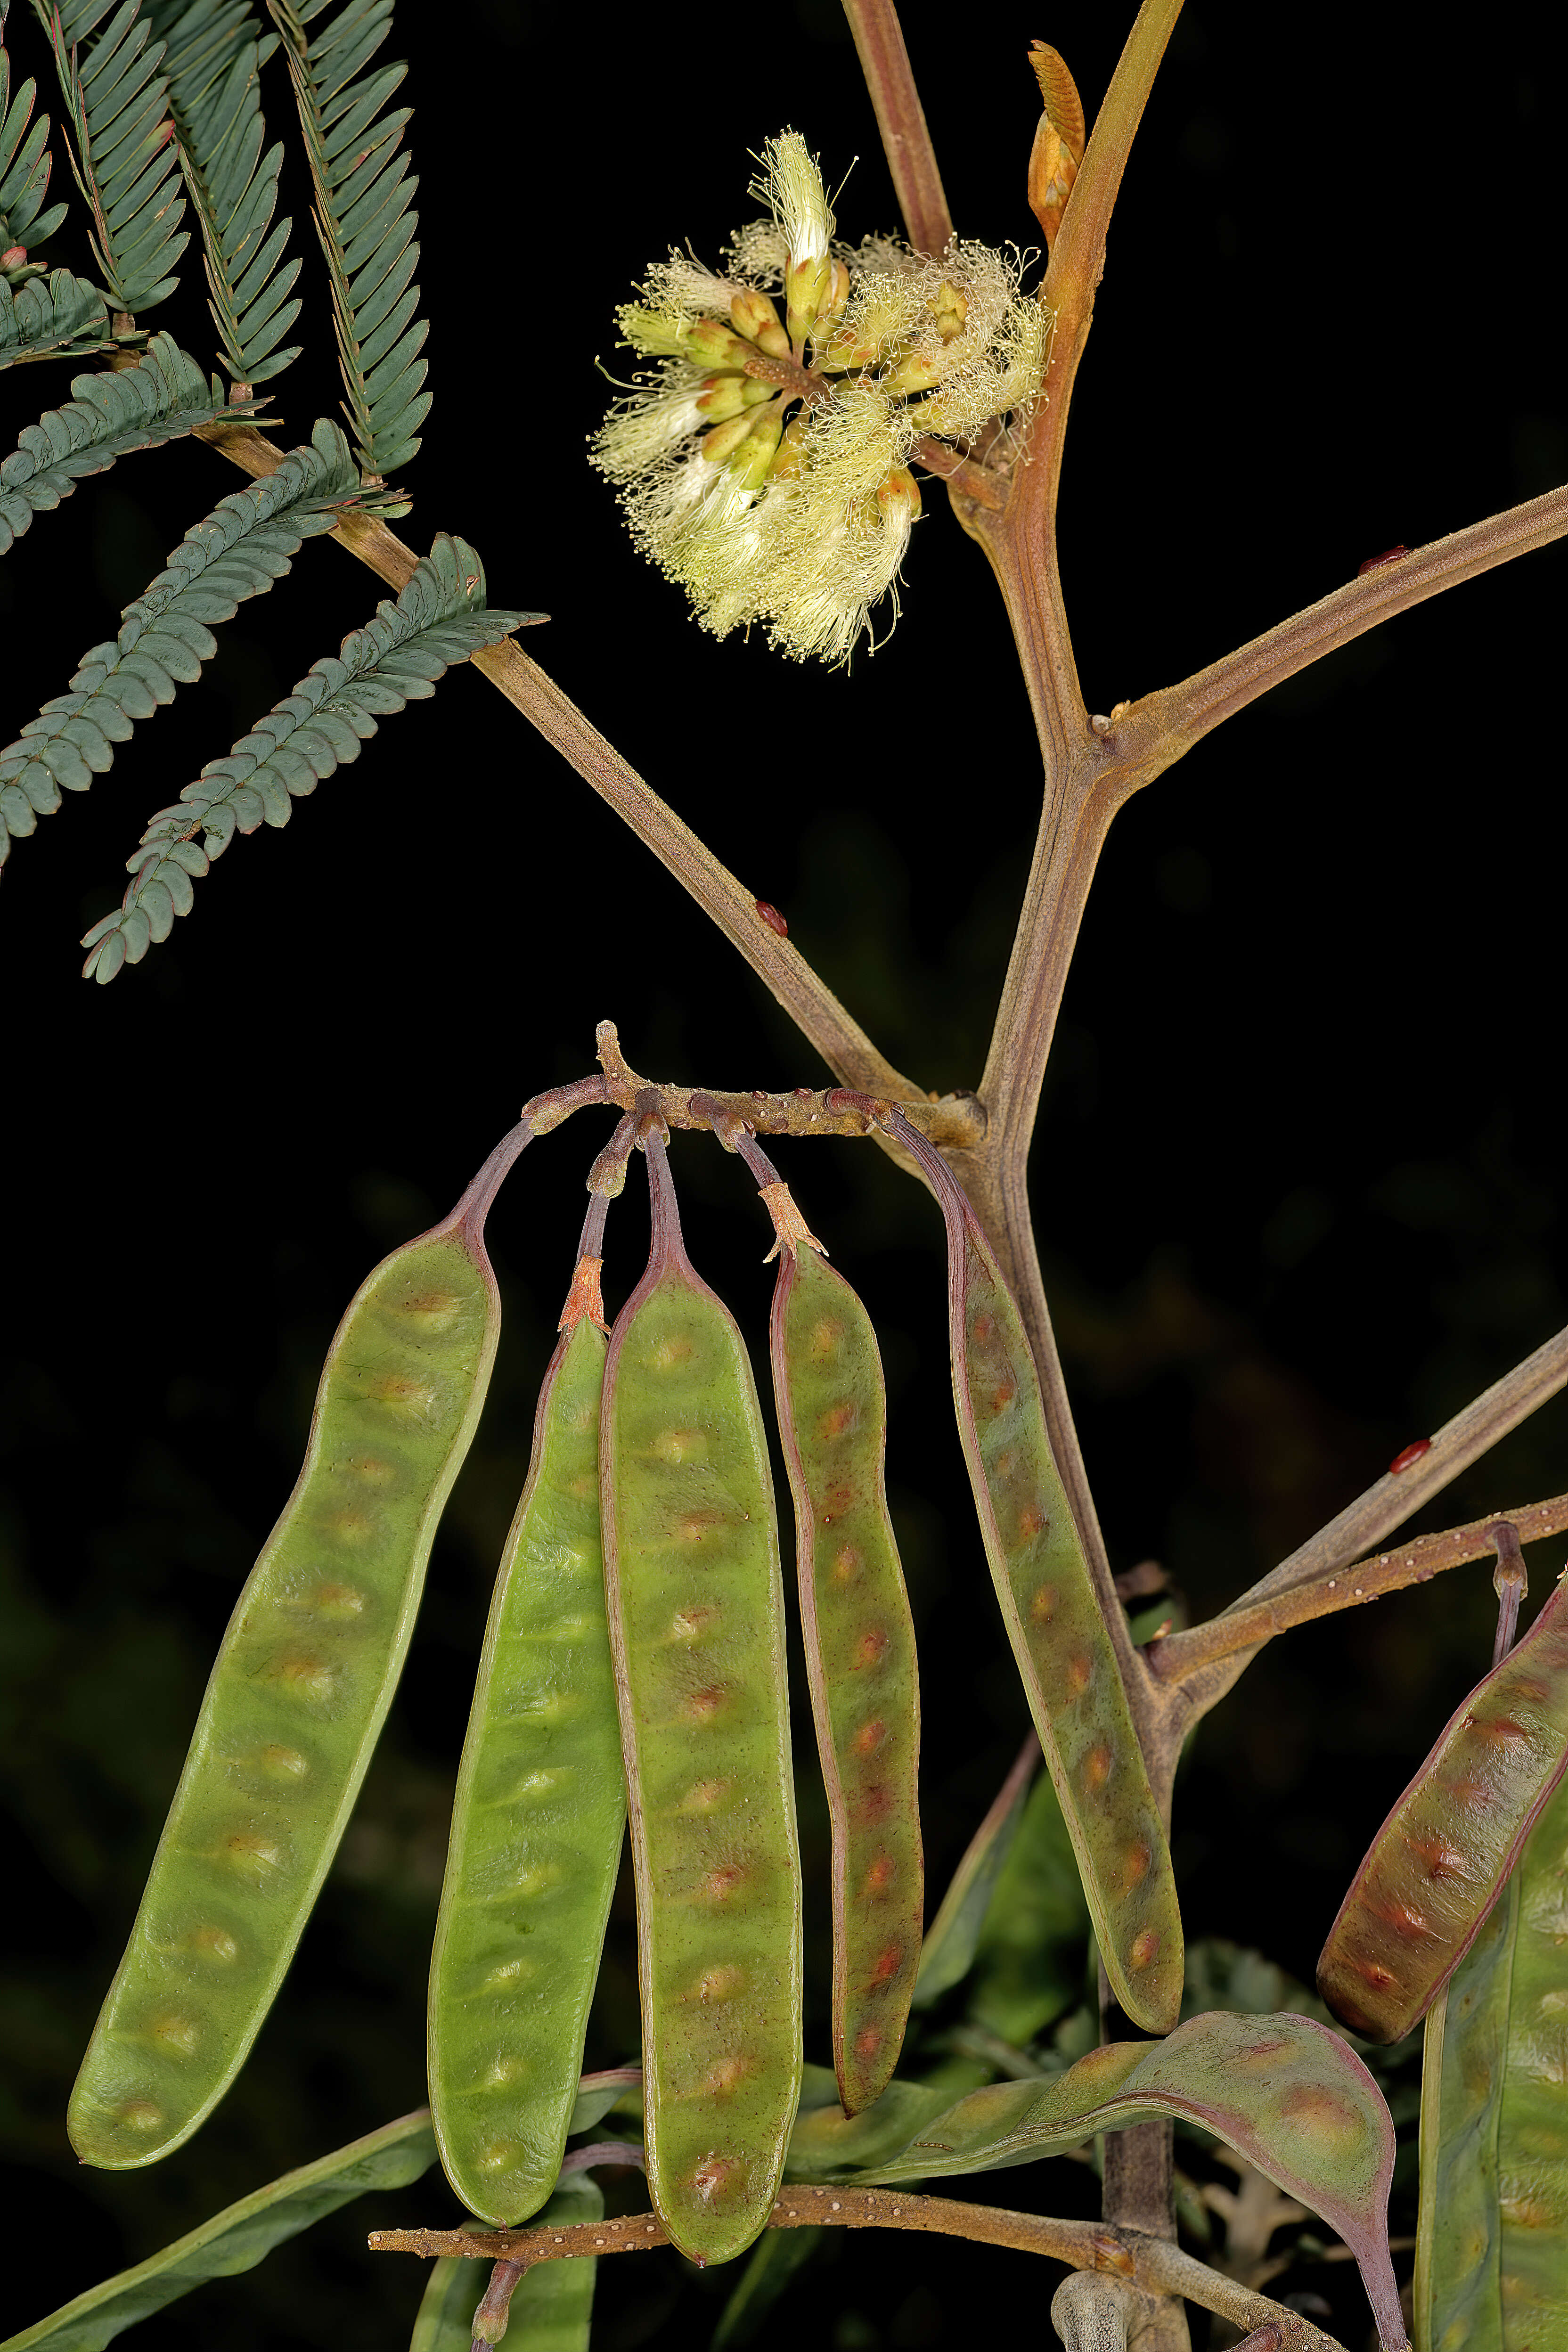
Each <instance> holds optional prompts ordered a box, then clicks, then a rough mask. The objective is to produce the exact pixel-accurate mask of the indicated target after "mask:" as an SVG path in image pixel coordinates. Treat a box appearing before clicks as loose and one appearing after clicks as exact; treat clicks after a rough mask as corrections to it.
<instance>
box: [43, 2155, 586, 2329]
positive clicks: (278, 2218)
mask: <svg viewBox="0 0 1568 2352" xmlns="http://www.w3.org/2000/svg"><path fill="white" fill-rule="evenodd" d="M435 2161H436V2139H435V2135H434V2133H433V2132H432V2131H431V2129H430V2118H429V2116H427V2115H426V2112H425V2110H424V2109H423V2108H421V2109H419V2111H418V2112H417V2113H416V2114H415V2115H411V2116H400V2117H399V2119H398V2121H397V2122H396V2123H394V2124H384V2125H383V2126H382V2127H381V2129H380V2130H379V2131H374V2132H367V2133H366V2135H365V2137H363V2139H356V2140H351V2141H350V2143H349V2145H348V2146H347V2147H339V2148H334V2149H333V2151H332V2153H331V2156H323V2157H321V2158H318V2160H317V2161H316V2162H315V2163H314V2164H305V2165H301V2166H300V2168H299V2169H298V2170H297V2171H295V2172H286V2173H284V2174H283V2176H282V2178H281V2179H279V2180H271V2181H268V2184H267V2187H266V2188H265V2189H257V2190H255V2191H254V2193H253V2194H252V2195H251V2196H249V2197H242V2198H241V2199H240V2200H239V2202H238V2203H237V2205H228V2206H226V2207H225V2208H224V2210H223V2211H222V2212H221V2213H215V2214H214V2215H213V2218H212V2220H211V2221H204V2222H203V2223H202V2224H201V2226H200V2228H199V2229H195V2230H192V2231H189V2232H188V2233H187V2234H186V2236H184V2237H183V2238H176V2239H175V2241H174V2244H173V2245H169V2246H164V2247H163V2248H162V2249H161V2251H160V2252H157V2253H155V2254H152V2255H150V2256H149V2257H148V2259H147V2260H146V2262H144V2263H136V2264H135V2266H134V2267H133V2268H132V2269H131V2270H128V2271H119V2272H117V2273H115V2275H114V2277H113V2278H107V2279H104V2280H103V2281H102V2282H101V2283H100V2284H99V2285H97V2286H95V2287H89V2289H88V2291H87V2293H86V2294H79V2295H77V2296H76V2297H74V2299H73V2300H72V2301H71V2302H69V2303H68V2304H64V2305H62V2306H61V2307H60V2309H59V2310H58V2311H55V2312H51V2313H50V2314H49V2315H48V2317H47V2319H40V2320H37V2322H36V2323H35V2324H34V2325H33V2326H31V2327H25V2328H23V2330H22V2332H21V2334H20V2335H19V2336H8V2337H7V2338H6V2340H5V2344H4V2345H3V2346H0V2352H33V2347H35V2346H38V2347H42V2346H45V2345H47V2346H48V2347H49V2352H100V2347H101V2346H102V2345H105V2344H108V2343H110V2342H111V2341H112V2339H113V2338H114V2337H115V2336H118V2335H119V2334H120V2333H121V2330H122V2329H124V2328H127V2327H133V2326H135V2324H136V2322H137V2321H138V2320H139V2319H146V2318H149V2317H150V2316H151V2315H152V2314H153V2312H155V2311H162V2310H163V2307H164V2305H166V2304H170V2303H174V2302H177V2301H178V2299H179V2297H180V2296H181V2295H183V2294H190V2292H191V2289H192V2288H193V2287H197V2286H200V2285H201V2284H203V2282H204V2281H205V2280H206V2279H215V2278H232V2277H233V2276H234V2275H235V2273H237V2272H238V2271H249V2270H254V2269H255V2268H256V2265H257V2263H259V2262H260V2261H262V2260H263V2258H264V2257H265V2256H266V2255H268V2254H269V2253H270V2252H272V2249H273V2247H274V2246H279V2245H281V2244H282V2242H283V2241H284V2240H285V2239H286V2238H294V2237H298V2235H299V2234H300V2231H301V2230H308V2229H310V2227H311V2225H312V2224H313V2223H314V2222H317V2221H324V2220H325V2219H326V2217H327V2215H328V2214H329V2213H335V2212H336V2211H337V2209H338V2207H339V2206H340V2205H346V2204H348V2203H349V2201H350V2200H351V2199H353V2198H355V2197H363V2195H364V2194H365V2192H366V2190H367V2189H405V2188H406V2187H407V2186H408V2184H409V2182H410V2181H412V2180H417V2179H418V2178H419V2176H420V2174H421V2173H423V2172H427V2171H428V2170H429V2168H430V2167H431V2165H433V2164H434V2163H435ZM550 2267H551V2268H552V2269H554V2268H555V2267H557V2266H556V2265H555V2264H553V2263H552V2264H551V2265H550ZM561 2267H563V2268H564V2267H567V2265H561Z"/></svg>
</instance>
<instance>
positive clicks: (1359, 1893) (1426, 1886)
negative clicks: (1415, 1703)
mask: <svg viewBox="0 0 1568 2352" xmlns="http://www.w3.org/2000/svg"><path fill="white" fill-rule="evenodd" d="M1565 1769H1568V1586H1565V1585H1563V1584H1559V1585H1558V1586H1557V1588H1556V1590H1555V1591H1553V1592H1552V1593H1551V1594H1550V1595H1549V1597H1548V1599H1547V1601H1546V1604H1545V1606H1544V1608H1543V1609H1542V1612H1541V1614H1540V1615H1539V1616H1538V1617H1537V1619H1536V1621H1535V1622H1534V1624H1533V1625H1532V1626H1531V1629H1530V1631H1529V1633H1527V1634H1526V1635H1525V1636H1524V1639H1523V1640H1522V1641H1521V1643H1519V1644H1518V1645H1517V1647H1516V1648H1514V1649H1512V1650H1510V1652H1509V1653H1508V1654H1507V1656H1506V1657H1505V1658H1504V1659H1503V1661H1502V1663H1501V1664H1500V1665H1498V1666H1494V1667H1493V1669H1492V1671H1491V1673H1490V1674H1489V1675H1487V1677H1486V1679H1485V1681H1484V1682H1481V1683H1478V1685H1476V1687H1475V1689H1474V1690H1473V1691H1472V1692H1471V1693H1470V1695H1469V1696H1468V1698H1467V1699H1466V1700H1465V1702H1464V1704H1463V1705H1462V1706H1460V1707H1459V1708H1458V1710H1457V1712H1456V1713H1455V1714H1454V1715H1453V1716H1452V1717H1450V1718H1449V1720H1448V1722H1447V1725H1446V1726H1445V1727H1444V1731H1443V1735H1442V1737H1441V1738H1440V1739H1439V1740H1438V1741H1437V1744H1436V1747H1435V1748H1433V1750H1432V1753H1431V1754H1430V1756H1428V1757H1427V1759H1426V1762H1425V1763H1424V1764H1423V1765H1422V1767H1421V1769H1420V1770H1419V1771H1418V1772H1417V1773H1416V1775H1415V1779H1414V1780H1412V1781H1411V1783H1410V1785H1409V1787H1408V1788H1407V1789H1406V1790H1405V1793H1404V1795H1403V1796H1402V1797H1401V1798H1400V1800H1399V1802H1398V1803H1397V1804H1396V1805H1395V1806H1394V1811H1392V1812H1391V1813H1390V1814H1389V1816H1388V1819H1387V1820H1386V1821H1385V1822H1384V1825H1383V1827H1382V1828H1381V1829H1380V1830H1379V1832H1378V1833H1377V1835H1376V1837H1375V1838H1374V1839H1373V1842H1372V1844H1371V1846H1370V1847H1369V1848H1368V1850H1367V1853H1366V1858H1365V1860H1364V1861H1363V1864H1362V1865H1361V1868H1360V1869H1359V1870H1358V1871H1357V1873H1356V1874H1355V1877H1354V1879H1353V1880H1352V1884H1351V1889H1350V1892H1349V1894H1348V1895H1346V1896H1345V1899H1344V1901H1343V1903H1342V1905H1341V1906H1340V1913H1339V1916H1338V1917H1337V1918H1336V1920H1335V1921H1334V1924H1333V1926H1332V1927H1331V1928H1330V1930H1329V1936H1328V1941H1327V1942H1326V1943H1325V1944H1324V1946H1323V1951H1322V1957H1321V1959H1320V1960H1319V1962H1318V1990H1319V1991H1320V1992H1321V1994H1322V1996H1323V1999H1324V2000H1326V2001H1327V2002H1328V2004H1329V2006H1330V2008H1331V2010H1332V2011H1333V2012H1334V2014H1335V2016H1336V2017H1341V2018H1342V2019H1343V2020H1344V2021H1345V2023H1346V2024H1347V2025H1348V2026H1349V2027H1350V2028H1351V2030H1352V2032H1356V2033H1363V2034H1365V2035H1366V2036H1367V2038H1368V2039H1369V2040H1370V2041H1373V2042H1397V2041H1399V2040H1400V2039H1401V2037H1402V2036H1403V2035H1405V2034H1406V2033H1408V2032H1410V2029H1411V2027H1412V2026H1413V2025H1415V2023H1416V2021H1417V2020H1418V2019H1419V2018H1421V2017H1422V2016H1424V2015H1425V2013H1426V2011H1427V2010H1428V2009H1429V2008H1430V2007H1431V2005H1432V2003H1433V2001H1434V2000H1436V1997H1437V1995H1438V1994H1439V1993H1440V1992H1441V1991H1442V1990H1443V1988H1444V1986H1445V1985H1446V1984H1447V1981H1448V1979H1449V1978H1450V1977H1451V1976H1452V1974H1453V1972H1454V1970H1455V1969H1456V1968H1458V1964H1459V1962H1460V1960H1461V1959H1462V1958H1464V1956H1465V1954H1466V1953H1467V1952H1468V1950H1469V1948H1470V1946H1471V1945H1472V1944H1473V1943H1474V1942H1475V1939H1476V1937H1477V1935H1478V1934H1479V1931H1480V1928H1481V1925H1482V1923H1483V1921H1484V1920H1485V1918H1486V1916H1487V1914H1488V1913H1489V1911H1490V1909H1491V1907H1492V1905H1493V1904H1494V1903H1495V1902H1496V1901H1497V1898H1498V1896H1499V1895H1500V1893H1501V1891H1502V1888H1503V1886H1504V1885H1505V1884H1506V1883H1507V1880H1508V1877H1509V1874H1510V1871H1511V1870H1512V1868H1513V1865H1514V1864H1515V1862H1516V1861H1517V1859H1518V1857H1519V1853H1520V1849H1521V1846H1522V1845H1523V1843H1524V1841H1525V1839H1526V1838H1527V1837H1528V1836H1529V1834H1530V1832H1531V1828H1532V1826H1533V1824H1534V1822H1536V1820H1537V1818H1538V1817H1539V1815H1540V1814H1541V1812H1542V1809H1543V1808H1544V1806H1545V1805H1546V1803H1547V1802H1548V1801H1549V1799H1550V1798H1551V1796H1552V1791H1553V1790H1555V1789H1556V1787H1557V1784H1558V1782H1559V1781H1560V1780H1562V1778H1563V1772H1564V1770H1565Z"/></svg>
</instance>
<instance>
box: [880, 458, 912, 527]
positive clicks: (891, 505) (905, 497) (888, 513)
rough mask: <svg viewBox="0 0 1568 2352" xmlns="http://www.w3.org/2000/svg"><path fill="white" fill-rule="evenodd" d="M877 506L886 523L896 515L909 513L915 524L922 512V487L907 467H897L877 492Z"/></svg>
mask: <svg viewBox="0 0 1568 2352" xmlns="http://www.w3.org/2000/svg"><path fill="white" fill-rule="evenodd" d="M877 506H878V509H879V512H880V514H881V517H882V520H883V521H884V522H891V521H892V520H893V519H894V516H895V514H896V513H900V514H903V513H907V514H908V516H909V519H910V521H911V522H913V520H914V519H915V517H916V516H917V515H918V514H919V512H920V510H921V486H920V484H919V483H918V482H917V481H916V479H915V478H914V476H913V475H912V474H911V473H910V469H909V467H907V466H896V467H894V469H893V471H892V472H891V473H890V474H889V476H888V478H887V480H886V481H885V482H884V483H883V484H882V485H881V487H880V488H879V490H878V492H877Z"/></svg>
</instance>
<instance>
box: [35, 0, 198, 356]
mask: <svg viewBox="0 0 1568 2352" xmlns="http://www.w3.org/2000/svg"><path fill="white" fill-rule="evenodd" d="M33 5H34V7H35V9H36V10H37V15H38V16H39V19H40V20H41V22H42V23H43V25H44V26H45V28H46V30H47V32H48V35H49V38H50V41H51V43H52V45H53V47H54V52H55V66H56V69H57V71H58V75H59V79H60V89H61V91H62V93H63V95H64V98H65V110H66V118H67V121H68V125H69V130H70V134H71V136H70V145H71V150H72V152H71V169H72V170H73V172H74V173H75V174H76V180H77V185H78V186H79V188H80V190H81V192H82V194H83V195H84V196H85V197H86V199H87V202H88V205H89V209H90V211H91V213H92V219H93V229H92V249H93V252H94V253H95V255H96V256H97V257H98V265H99V268H100V269H101V270H102V272H103V291H104V294H105V295H106V297H107V298H108V300H109V302H110V307H111V308H112V309H113V310H117V311H124V312H126V313H127V314H129V315H137V314H144V313H145V312H147V311H148V310H152V309H153V307H154V305H155V304H157V303H159V302H163V301H164V300H166V299H167V298H168V297H169V296H170V295H171V294H172V293H173V292H174V289H175V287H176V286H177V285H178V284H179V279H178V278H176V277H175V275H174V268H175V264H176V263H177V262H178V260H179V258H180V256H181V254H182V253H184V249H185V247H186V246H187V245H189V243H190V241H191V240H190V236H189V234H188V232H186V231H185V230H184V229H182V228H181V226H180V223H181V221H182V220H183V219H184V214H185V207H184V200H183V199H182V198H181V197H180V195H179V194H178V193H177V191H178V187H179V155H178V151H177V149H176V147H175V145H174V141H173V139H172V138H171V136H170V118H169V86H168V80H167V78H166V76H165V75H164V73H163V43H162V41H155V40H154V39H153V37H152V28H151V26H149V25H148V24H147V23H146V22H145V20H144V19H143V18H142V16H141V15H140V13H139V11H138V8H137V0H124V5H122V6H121V7H120V8H119V9H117V10H116V11H115V14H114V15H113V16H112V17H110V21H109V23H108V24H107V25H106V26H104V28H103V30H102V31H101V32H100V33H99V34H98V37H97V39H96V40H93V41H90V42H89V35H90V34H92V33H93V32H94V31H96V30H97V27H98V26H99V25H100V23H101V21H102V19H103V17H104V16H105V15H106V14H107V13H108V0H67V5H65V7H64V8H63V9H61V10H58V11H56V10H55V9H53V8H52V7H51V6H49V5H47V0H33Z"/></svg>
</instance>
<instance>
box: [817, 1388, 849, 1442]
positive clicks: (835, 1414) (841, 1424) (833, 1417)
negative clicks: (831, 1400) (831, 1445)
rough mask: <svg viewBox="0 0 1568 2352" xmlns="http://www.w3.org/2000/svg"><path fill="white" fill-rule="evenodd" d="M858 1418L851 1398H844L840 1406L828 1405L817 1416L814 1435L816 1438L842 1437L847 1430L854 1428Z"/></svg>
mask: <svg viewBox="0 0 1568 2352" xmlns="http://www.w3.org/2000/svg"><path fill="white" fill-rule="evenodd" d="M858 1418H859V1408H858V1406H857V1404H856V1403H855V1402H854V1400H853V1398H846V1400H845V1402H843V1403H842V1404H830V1405H829V1406H828V1408H827V1411H826V1412H825V1413H823V1414H821V1415H820V1416H819V1418H818V1420H817V1423H816V1433H817V1435H818V1437H825V1438H826V1437H842V1436H843V1434H844V1433H845V1431H846V1430H847V1429H853V1428H854V1426H855V1423H856V1422H857V1421H858Z"/></svg>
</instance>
